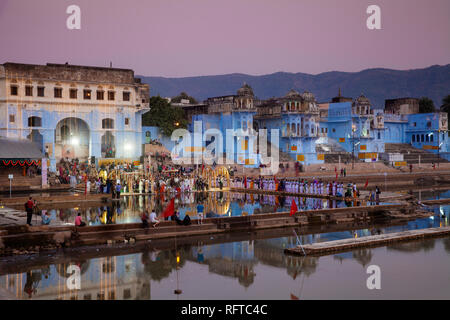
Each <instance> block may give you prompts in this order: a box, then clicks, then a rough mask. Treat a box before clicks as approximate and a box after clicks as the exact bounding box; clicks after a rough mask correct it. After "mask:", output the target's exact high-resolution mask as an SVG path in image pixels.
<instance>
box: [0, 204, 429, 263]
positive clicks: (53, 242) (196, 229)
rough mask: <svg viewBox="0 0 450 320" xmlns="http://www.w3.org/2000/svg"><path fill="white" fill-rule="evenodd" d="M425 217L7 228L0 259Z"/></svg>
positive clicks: (356, 211) (342, 215) (314, 213)
mask: <svg viewBox="0 0 450 320" xmlns="http://www.w3.org/2000/svg"><path fill="white" fill-rule="evenodd" d="M430 214H431V213H429V212H426V211H423V210H417V207H416V206H415V205H409V204H406V203H403V204H391V205H379V206H357V207H348V208H336V209H323V210H310V211H299V212H297V213H295V214H294V215H290V213H289V212H277V213H265V214H256V215H250V216H239V217H220V218H206V219H203V223H202V224H199V221H198V220H192V224H191V225H188V226H180V225H177V224H176V223H175V222H173V221H162V222H161V223H160V224H159V225H158V226H157V227H148V228H144V227H143V226H142V224H139V223H130V224H114V225H101V226H86V227H75V226H73V225H64V226H32V227H30V226H26V225H17V226H7V227H3V228H1V229H0V255H11V254H19V253H25V254H27V253H32V252H38V251H42V250H49V249H55V248H61V247H63V248H68V247H79V246H87V245H101V244H108V243H110V244H111V243H117V242H123V243H136V242H140V241H147V240H156V239H174V238H183V237H193V236H199V235H203V236H207V235H215V234H226V233H231V232H242V231H250V232H251V231H255V230H262V229H273V228H284V227H306V226H312V227H314V226H320V225H336V224H352V223H375V222H377V221H386V220H390V219H391V220H395V221H396V222H399V221H401V222H406V221H409V220H412V219H417V218H419V217H425V216H429V215H430Z"/></svg>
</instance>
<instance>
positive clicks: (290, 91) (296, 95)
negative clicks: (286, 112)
mask: <svg viewBox="0 0 450 320" xmlns="http://www.w3.org/2000/svg"><path fill="white" fill-rule="evenodd" d="M285 97H286V98H291V97H294V98H298V97H301V95H300V93H298V91H296V90H294V89H291V90H289V92H288V93H286V95H285Z"/></svg>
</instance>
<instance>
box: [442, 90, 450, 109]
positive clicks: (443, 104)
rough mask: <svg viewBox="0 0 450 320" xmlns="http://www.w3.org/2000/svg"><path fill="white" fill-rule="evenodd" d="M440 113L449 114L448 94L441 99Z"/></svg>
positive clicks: (449, 96)
mask: <svg viewBox="0 0 450 320" xmlns="http://www.w3.org/2000/svg"><path fill="white" fill-rule="evenodd" d="M441 111H442V112H447V113H450V94H449V95H447V96H446V97H444V99H442V106H441Z"/></svg>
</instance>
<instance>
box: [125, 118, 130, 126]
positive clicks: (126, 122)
mask: <svg viewBox="0 0 450 320" xmlns="http://www.w3.org/2000/svg"><path fill="white" fill-rule="evenodd" d="M129 124H130V118H125V125H126V126H128V125H129Z"/></svg>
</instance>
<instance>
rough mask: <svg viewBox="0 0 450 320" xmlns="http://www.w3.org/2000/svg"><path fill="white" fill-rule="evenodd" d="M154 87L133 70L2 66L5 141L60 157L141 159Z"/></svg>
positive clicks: (0, 129)
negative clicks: (34, 144) (14, 140)
mask: <svg viewBox="0 0 450 320" xmlns="http://www.w3.org/2000/svg"><path fill="white" fill-rule="evenodd" d="M148 110H149V86H148V85H147V84H142V83H141V82H140V79H137V78H134V72H133V70H129V69H116V68H100V67H87V66H73V65H69V64H64V65H61V64H47V65H29V64H17V63H5V64H3V65H0V136H2V137H8V138H20V139H27V138H28V139H30V140H32V141H35V142H37V143H38V144H39V145H40V146H41V147H42V151H43V153H44V154H45V155H46V157H47V158H48V159H49V160H50V169H51V170H55V168H56V162H57V161H59V159H61V158H69V159H74V158H78V159H80V160H81V161H83V160H88V159H90V160H93V159H94V158H95V161H96V162H97V163H98V161H99V160H102V159H108V160H110V159H113V160H114V159H123V160H128V161H133V160H139V157H140V156H141V154H142V143H143V141H142V133H141V132H142V129H141V128H142V123H141V119H142V114H143V113H145V112H147V111H148Z"/></svg>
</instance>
